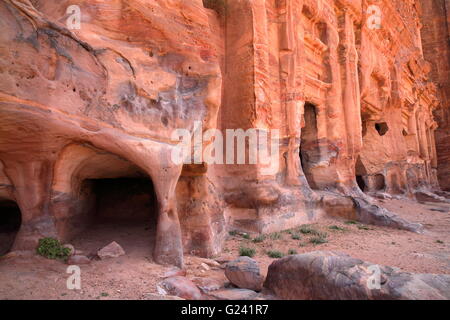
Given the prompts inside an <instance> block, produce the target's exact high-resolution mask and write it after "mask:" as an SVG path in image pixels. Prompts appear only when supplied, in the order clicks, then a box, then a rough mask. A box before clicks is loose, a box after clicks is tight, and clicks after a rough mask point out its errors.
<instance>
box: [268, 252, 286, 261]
mask: <svg viewBox="0 0 450 320" xmlns="http://www.w3.org/2000/svg"><path fill="white" fill-rule="evenodd" d="M267 255H268V256H269V257H270V258H273V259H279V258H283V256H284V254H283V252H281V251H278V250H270V251H268V252H267Z"/></svg>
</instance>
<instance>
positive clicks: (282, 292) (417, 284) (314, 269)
mask: <svg viewBox="0 0 450 320" xmlns="http://www.w3.org/2000/svg"><path fill="white" fill-rule="evenodd" d="M378 284H379V285H378ZM264 287H266V288H267V289H269V290H271V291H272V292H273V293H274V294H275V295H276V296H277V297H279V298H281V299H289V300H444V299H450V275H435V274H414V273H407V272H402V271H401V270H400V269H398V268H391V267H387V266H377V265H374V264H371V263H368V262H364V261H362V260H359V259H355V258H352V257H350V256H348V255H346V254H343V253H339V252H322V251H316V252H310V253H307V254H302V255H293V256H288V257H285V258H283V259H279V260H277V261H274V262H273V263H272V264H271V265H270V267H269V271H268V273H267V278H266V281H265V283H264Z"/></svg>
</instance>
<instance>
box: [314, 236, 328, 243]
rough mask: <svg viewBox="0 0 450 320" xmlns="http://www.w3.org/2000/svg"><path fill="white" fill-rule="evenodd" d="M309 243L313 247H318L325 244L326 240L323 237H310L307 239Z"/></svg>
mask: <svg viewBox="0 0 450 320" xmlns="http://www.w3.org/2000/svg"><path fill="white" fill-rule="evenodd" d="M309 242H310V243H312V244H314V245H319V244H324V243H327V242H328V240H327V239H326V238H325V237H321V236H319V237H312V238H311V239H309Z"/></svg>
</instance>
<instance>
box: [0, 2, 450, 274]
mask: <svg viewBox="0 0 450 320" xmlns="http://www.w3.org/2000/svg"><path fill="white" fill-rule="evenodd" d="M72 5H77V6H78V7H79V9H80V12H81V24H80V26H81V28H80V29H74V30H69V29H68V28H67V25H66V21H67V19H69V18H70V16H69V14H68V13H67V12H68V11H67V8H69V7H70V6H72ZM373 6H376V8H378V9H379V12H378V11H377V10H378V9H374V7H373ZM421 12H422V11H421V7H420V5H419V2H418V1H414V0H408V1H404V0H395V1H388V0H378V1H375V0H374V1H366V0H363V1H361V0H319V1H318V0H252V1H250V0H228V1H225V2H224V1H201V0H192V1H181V0H164V1H148V0H115V1H103V0H84V1H75V0H61V1H58V2H49V1H43V0H2V1H1V2H0V16H1V17H2V19H1V20H0V21H1V22H0V24H1V29H2V30H3V32H2V33H1V34H0V43H1V46H0V57H1V59H0V73H1V81H0V160H1V162H0V199H1V200H2V202H1V204H2V208H7V209H4V210H5V212H6V211H7V212H8V213H11V214H12V213H14V212H16V213H17V212H19V211H20V212H19V215H20V216H21V226H20V229H19V231H18V233H17V235H16V236H15V242H14V246H13V248H15V249H20V248H30V247H33V246H35V244H36V241H37V239H39V238H40V237H43V236H55V237H58V238H60V239H61V240H68V239H70V238H73V237H76V236H77V235H78V234H79V233H80V232H81V231H82V230H83V229H85V228H87V227H89V225H90V223H91V220H92V217H93V216H94V215H95V214H100V215H101V214H103V213H108V215H110V218H111V216H112V217H115V216H122V217H123V212H124V211H126V215H125V216H126V219H129V220H133V219H136V221H137V220H139V219H140V218H143V219H146V221H147V222H148V221H152V225H153V226H154V228H155V239H154V241H153V242H154V257H155V260H156V261H157V262H161V263H171V264H176V265H182V264H183V258H182V256H183V251H184V252H189V253H192V254H197V255H201V256H210V255H213V254H215V253H217V252H219V251H220V250H221V244H222V241H223V239H224V237H225V235H226V233H227V231H228V230H229V229H240V230H244V231H247V232H271V231H276V230H281V229H284V228H290V227H292V226H294V225H299V224H302V223H307V222H311V221H314V220H315V219H319V218H320V217H321V216H323V215H326V214H333V215H340V216H346V217H357V216H358V210H361V205H359V204H358V203H361V201H363V202H364V203H366V204H367V205H364V206H363V207H364V208H366V207H370V208H371V209H370V210H369V211H370V212H378V211H379V210H382V209H381V208H376V206H370V202H371V198H370V197H369V196H368V195H367V193H369V194H375V193H387V194H391V195H403V196H409V197H413V196H414V192H415V191H416V190H420V189H422V190H427V191H432V190H434V189H438V188H439V187H438V182H437V176H436V170H437V166H438V162H437V160H438V159H437V155H436V144H435V140H434V132H435V130H436V129H437V123H436V122H435V121H434V118H433V110H434V109H436V108H437V107H438V105H439V101H438V99H437V98H436V94H437V92H436V87H435V86H434V85H433V84H432V83H431V82H430V81H429V72H430V70H431V66H430V64H429V63H428V62H426V61H425V59H424V57H423V54H422V43H421V33H420V28H421V23H420V16H421ZM378 18H380V21H379V22H378ZM374 19H375V20H374ZM199 123H201V131H200V134H201V133H206V132H208V130H210V129H218V130H220V132H222V133H223V135H224V136H225V131H226V130H227V129H228V130H229V129H236V130H238V129H242V130H247V129H252V128H255V129H257V131H258V132H259V133H260V137H261V136H263V137H265V136H266V137H267V138H268V139H269V141H270V142H272V144H275V145H277V146H279V152H278V153H276V154H274V155H272V156H271V158H270V160H272V161H271V163H270V164H272V165H273V164H274V163H275V164H276V165H275V167H274V170H268V169H269V168H268V167H270V164H256V165H255V164H220V163H216V164H207V163H206V161H204V159H203V160H202V159H195V160H197V161H194V163H193V164H185V165H182V164H176V163H174V162H173V161H172V158H171V157H172V154H173V152H175V151H176V150H177V146H178V144H179V142H180V141H179V137H177V135H174V134H173V133H174V131H175V130H176V129H180V128H181V129H187V130H189V132H190V134H192V136H195V135H196V134H197V133H198V130H199V129H198V124H199ZM274 130H278V131H279V135H275V134H273V132H274ZM211 132H212V131H209V133H211ZM203 136H204V137H203V138H205V134H204V135H203ZM194 140H195V137H194ZM202 143H203V147H205V148H207V147H208V146H211V141H208V139H205V140H204V141H203V142H202ZM234 148H237V143H236V144H235V146H234ZM216 152H217V151H216ZM227 156H228V155H227ZM447 164H448V163H447ZM272 169H273V168H272ZM353 198H358V199H359V200H358V201H359V202H358V201H354V200H353ZM364 210H366V209H364ZM377 210H378V211H377ZM96 211H101V212H96ZM148 212H151V213H152V215H151V216H148V215H146V214H147V213H148ZM143 213H145V214H143ZM383 216H384V217H386V216H387V215H383ZM396 223H397V222H396ZM399 224H400V225H401V224H402V223H399ZM396 226H397V224H396ZM406 228H407V229H414V228H410V227H409V226H407V227H406Z"/></svg>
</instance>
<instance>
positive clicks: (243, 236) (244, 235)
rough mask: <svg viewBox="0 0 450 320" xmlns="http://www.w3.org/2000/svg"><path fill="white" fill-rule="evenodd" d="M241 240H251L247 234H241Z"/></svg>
mask: <svg viewBox="0 0 450 320" xmlns="http://www.w3.org/2000/svg"><path fill="white" fill-rule="evenodd" d="M242 238H244V239H247V240H250V239H251V238H250V235H249V234H248V233H243V234H242Z"/></svg>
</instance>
